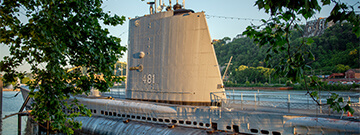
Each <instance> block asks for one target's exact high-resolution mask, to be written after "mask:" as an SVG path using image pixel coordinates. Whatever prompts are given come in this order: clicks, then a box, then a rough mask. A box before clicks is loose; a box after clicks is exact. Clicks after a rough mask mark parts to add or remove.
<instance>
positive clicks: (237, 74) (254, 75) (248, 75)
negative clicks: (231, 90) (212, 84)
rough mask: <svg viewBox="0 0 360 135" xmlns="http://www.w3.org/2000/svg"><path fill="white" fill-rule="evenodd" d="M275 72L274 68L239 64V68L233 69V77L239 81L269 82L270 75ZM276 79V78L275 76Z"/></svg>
mask: <svg viewBox="0 0 360 135" xmlns="http://www.w3.org/2000/svg"><path fill="white" fill-rule="evenodd" d="M273 72H274V70H273V69H270V68H264V67H261V66H258V67H248V66H245V65H241V66H239V68H237V69H235V71H233V74H232V75H231V77H232V78H233V79H234V80H236V81H237V82H238V83H245V82H246V81H250V82H259V83H261V82H268V81H269V77H270V75H271V74H272V73H273ZM273 79H274V78H273Z"/></svg>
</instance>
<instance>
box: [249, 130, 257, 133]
mask: <svg viewBox="0 0 360 135" xmlns="http://www.w3.org/2000/svg"><path fill="white" fill-rule="evenodd" d="M250 132H251V133H258V132H259V130H257V129H250Z"/></svg>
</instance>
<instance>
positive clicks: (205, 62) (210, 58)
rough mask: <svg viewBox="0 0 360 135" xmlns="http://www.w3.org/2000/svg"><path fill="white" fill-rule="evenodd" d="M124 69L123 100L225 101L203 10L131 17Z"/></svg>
mask: <svg viewBox="0 0 360 135" xmlns="http://www.w3.org/2000/svg"><path fill="white" fill-rule="evenodd" d="M128 68H129V70H127V87H126V98H127V99H133V100H142V101H153V102H163V103H171V104H183V105H211V104H210V103H211V101H213V104H212V105H214V102H216V103H219V101H218V100H216V101H215V99H214V98H216V97H218V98H225V94H224V88H223V84H222V80H221V76H220V71H219V66H218V63H217V60H216V55H215V52H214V48H213V45H212V43H211V38H210V34H209V30H208V27H207V23H206V19H205V14H204V13H203V12H199V13H193V11H192V10H185V9H180V10H175V11H173V10H170V11H167V12H160V13H157V14H152V15H147V16H143V17H138V18H134V19H131V20H130V24H129V42H128ZM217 105H218V104H217Z"/></svg>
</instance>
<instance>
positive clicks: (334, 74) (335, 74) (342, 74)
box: [328, 73, 345, 79]
mask: <svg viewBox="0 0 360 135" xmlns="http://www.w3.org/2000/svg"><path fill="white" fill-rule="evenodd" d="M328 78H329V79H331V78H336V79H337V78H345V74H344V73H332V74H331V75H330V76H329V77H328Z"/></svg>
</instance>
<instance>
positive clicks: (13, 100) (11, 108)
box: [0, 91, 28, 135]
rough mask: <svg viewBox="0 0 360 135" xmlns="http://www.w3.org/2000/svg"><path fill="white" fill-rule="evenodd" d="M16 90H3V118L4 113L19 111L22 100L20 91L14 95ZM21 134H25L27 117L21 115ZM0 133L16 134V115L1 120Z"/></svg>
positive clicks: (5, 134)
mask: <svg viewBox="0 0 360 135" xmlns="http://www.w3.org/2000/svg"><path fill="white" fill-rule="evenodd" d="M16 93H17V91H4V92H3V102H2V109H3V111H2V116H1V118H4V117H5V115H10V114H13V113H17V112H19V110H20V108H21V105H22V104H23V102H24V100H23V98H22V95H21V93H19V94H18V95H17V96H16V97H14V95H15V94H16ZM21 119H22V121H21V134H26V131H25V128H26V122H27V119H28V118H27V117H26V116H23V117H21ZM0 129H1V130H2V131H1V130H0V134H2V135H17V134H18V131H17V130H18V117H17V115H15V116H12V117H10V118H7V119H5V120H2V125H1V127H0Z"/></svg>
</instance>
